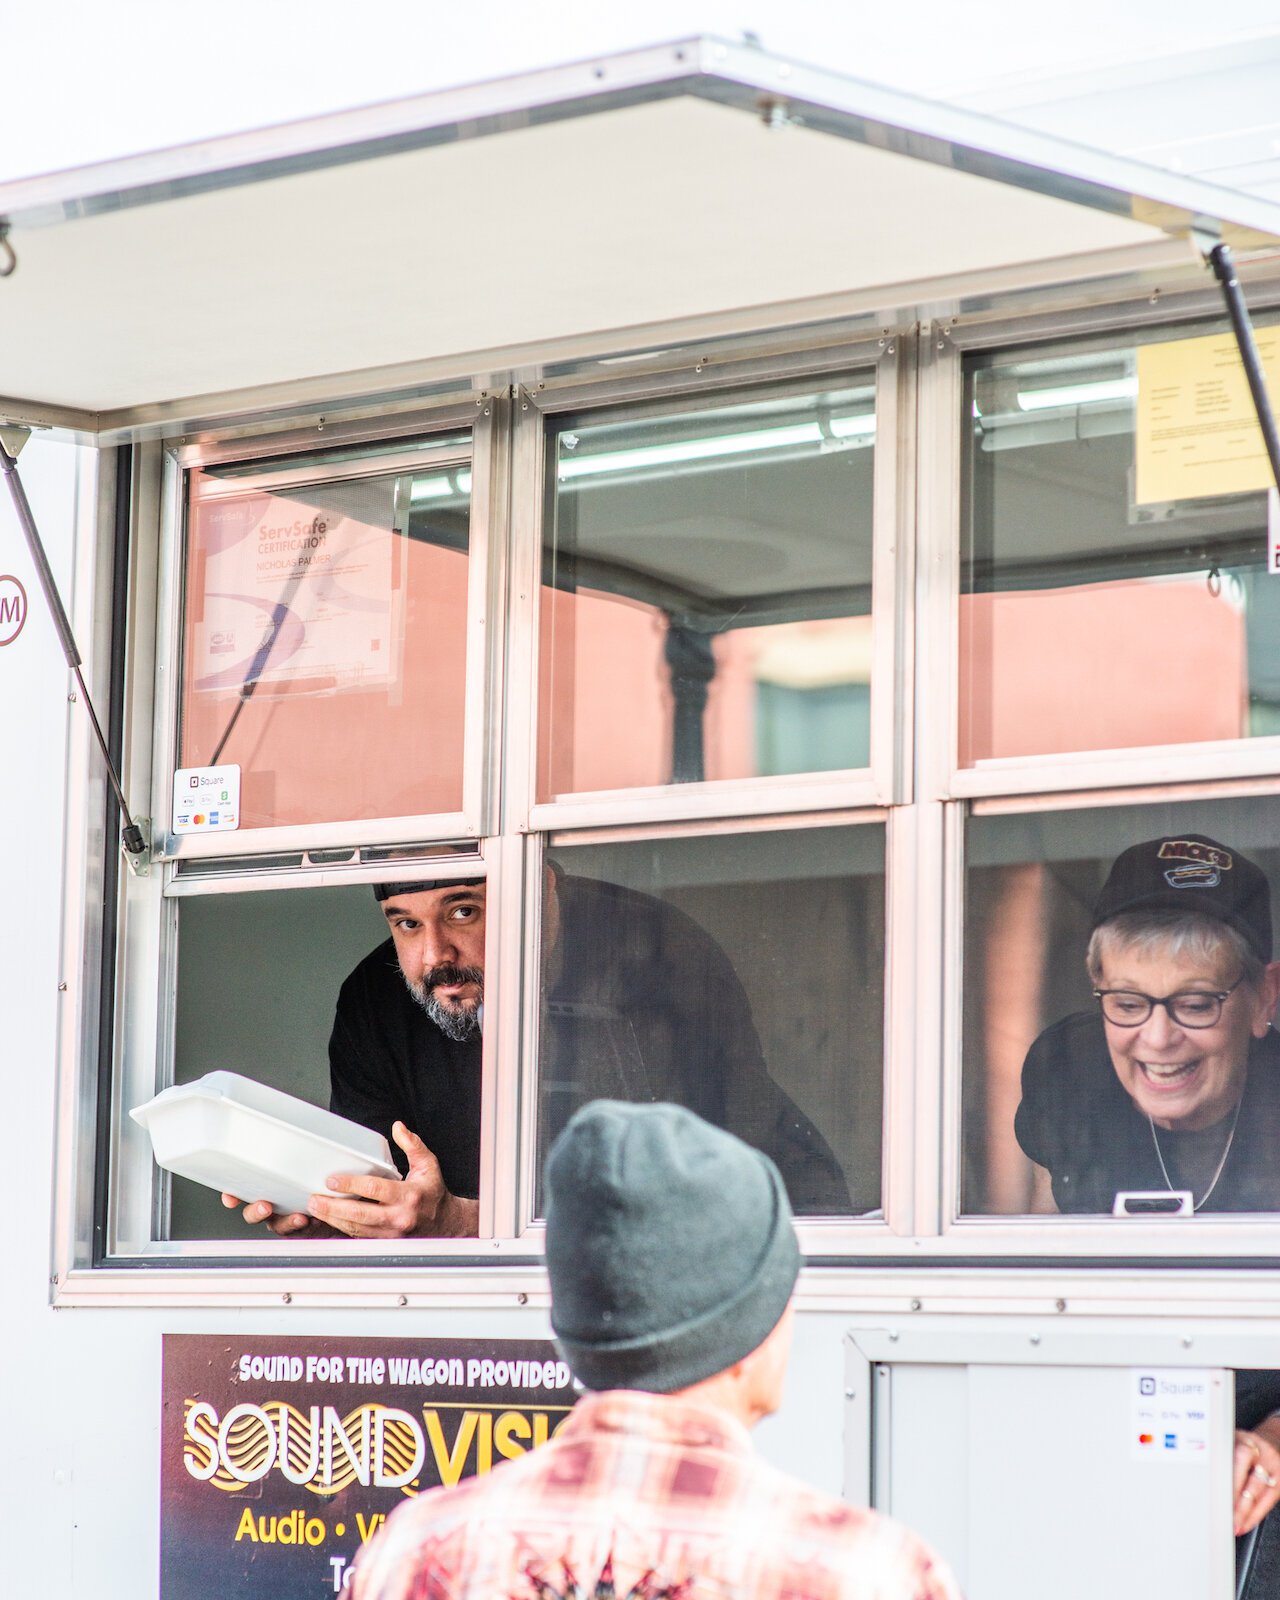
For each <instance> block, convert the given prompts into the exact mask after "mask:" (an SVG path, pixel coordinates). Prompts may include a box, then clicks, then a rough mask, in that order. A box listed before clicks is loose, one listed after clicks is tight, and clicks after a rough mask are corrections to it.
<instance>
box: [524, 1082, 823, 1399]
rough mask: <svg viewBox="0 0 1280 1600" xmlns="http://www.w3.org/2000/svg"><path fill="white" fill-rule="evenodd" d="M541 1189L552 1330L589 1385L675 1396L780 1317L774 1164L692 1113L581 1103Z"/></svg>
mask: <svg viewBox="0 0 1280 1600" xmlns="http://www.w3.org/2000/svg"><path fill="white" fill-rule="evenodd" d="M546 1188H547V1271H548V1273H549V1274H550V1278H551V1326H552V1327H553V1329H554V1330H555V1334H556V1339H557V1342H558V1343H559V1346H560V1349H561V1351H562V1352H563V1354H564V1358H565V1360H566V1361H567V1362H568V1363H569V1366H570V1368H571V1369H572V1371H573V1374H574V1376H575V1377H576V1378H577V1379H578V1381H579V1382H580V1383H582V1384H584V1385H585V1386H586V1387H587V1388H588V1389H645V1390H648V1391H649V1392H651V1393H654V1394H670V1393H671V1392H673V1391H674V1390H676V1389H684V1388H687V1387H688V1386H689V1385H690V1384H694V1383H699V1382H701V1380H702V1379H703V1378H709V1377H711V1376H712V1374H713V1373H716V1372H721V1371H723V1370H724V1368H726V1367H729V1366H732V1365H733V1363H734V1362H735V1361H740V1360H741V1359H742V1358H743V1356H746V1355H749V1354H750V1353H751V1351H752V1350H754V1349H755V1348H756V1347H757V1345H760V1344H762V1343H763V1342H764V1340H765V1339H766V1338H767V1337H768V1335H769V1334H770V1333H771V1332H772V1330H773V1328H774V1326H775V1325H776V1323H777V1321H778V1319H779V1318H780V1317H781V1315H782V1313H783V1311H784V1310H785V1309H786V1306H787V1301H788V1300H789V1299H790V1298H791V1291H792V1289H793V1288H794V1287H795V1281H796V1276H797V1274H798V1273H799V1271H800V1249H799V1246H798V1245H797V1243H796V1236H795V1230H794V1228H793V1227H792V1225H791V1206H790V1204H789V1202H788V1200H787V1191H786V1189H785V1188H784V1186H783V1182H782V1179H781V1177H780V1176H779V1174H778V1169H777V1168H776V1167H775V1166H774V1164H773V1162H772V1161H770V1160H769V1158H768V1156H766V1155H763V1154H762V1153H761V1152H760V1151H759V1150H753V1149H752V1148H751V1146H750V1145H747V1144H744V1143H743V1142H742V1140H741V1139H736V1138H735V1137H734V1136H733V1135H732V1134H731V1133H725V1132H724V1131H723V1130H722V1129H720V1128H714V1127H712V1126H711V1125H710V1123H707V1122H704V1121H703V1120H702V1118H701V1117H697V1116H695V1115H694V1114H693V1112H692V1111H686V1110H684V1109H683V1108H682V1107H680V1106H673V1105H629V1104H626V1103H624V1102H623V1101H620V1100H595V1101H592V1102H591V1104H590V1105H586V1106H583V1107H582V1109H581V1110H580V1111H578V1112H577V1113H575V1115H574V1116H573V1118H572V1119H571V1121H570V1122H569V1124H568V1126H567V1127H566V1128H565V1129H564V1131H563V1132H562V1133H561V1135H560V1137H559V1138H558V1139H557V1140H556V1142H555V1143H554V1144H553V1145H552V1147H551V1154H550V1155H549V1156H548V1158H547V1170H546Z"/></svg>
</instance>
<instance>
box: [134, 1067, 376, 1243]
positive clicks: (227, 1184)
mask: <svg viewBox="0 0 1280 1600" xmlns="http://www.w3.org/2000/svg"><path fill="white" fill-rule="evenodd" d="M129 1115H130V1116H131V1117H132V1118H133V1120H134V1121H135V1122H138V1123H141V1125H142V1126H143V1127H144V1128H145V1129H146V1130H147V1132H148V1133H149V1134H150V1135H151V1148H152V1150H153V1152H154V1153H155V1158H156V1164H157V1165H158V1166H161V1167H163V1168H164V1169H165V1171H166V1172H174V1173H177V1174H178V1176H179V1177H182V1178H191V1179H192V1180H193V1181H194V1182H196V1183H203V1184H207V1185H208V1186H209V1188H211V1189H220V1190H225V1191H226V1192H227V1193H228V1194H235V1195H239V1196H240V1198H241V1199H242V1200H269V1201H270V1202H271V1204H272V1206H273V1207H274V1208H275V1210H276V1211H278V1212H290V1211H305V1210H306V1209H307V1198H308V1196H309V1195H313V1194H323V1193H324V1192H325V1190H326V1189H327V1187H328V1184H327V1179H328V1178H329V1177H330V1175H331V1174H334V1173H338V1172H355V1173H359V1174H360V1175H361V1176H369V1175H375V1176H377V1177H380V1178H399V1176H400V1174H399V1172H398V1171H397V1170H396V1166H395V1163H394V1162H393V1161H392V1159H391V1151H390V1148H389V1147H388V1145H387V1141H386V1140H385V1139H384V1138H383V1137H382V1135H381V1134H380V1133H374V1132H373V1131H372V1130H371V1129H369V1128H362V1127H361V1126H360V1124H359V1123H358V1122H349V1121H348V1120H347V1119H346V1117H339V1116H335V1115H334V1113H333V1112H332V1111H324V1110H322V1109H321V1108H320V1107H319V1106H313V1105H309V1104H308V1103H307V1101H305V1100H299V1099H298V1098H297V1097H296V1096H294V1095H291V1094H285V1093H284V1092H283V1091H282V1090H280V1089H271V1088H268V1087H267V1085H266V1084H264V1083H255V1082H254V1081H253V1079H252V1078H245V1077H242V1076H241V1075H240V1074H239V1073H238V1072H209V1073H206V1074H205V1076H204V1077H203V1078H197V1079H196V1080H195V1082H194V1083H179V1084H175V1085H174V1086H173V1087H172V1088H171V1089H163V1090H162V1091H161V1092H160V1093H159V1094H158V1095H156V1097H155V1099H154V1100H148V1101H147V1103H146V1104H145V1105H141V1106H135V1107H134V1108H133V1110H132V1111H130V1113H129Z"/></svg>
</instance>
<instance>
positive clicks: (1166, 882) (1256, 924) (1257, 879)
mask: <svg viewBox="0 0 1280 1600" xmlns="http://www.w3.org/2000/svg"><path fill="white" fill-rule="evenodd" d="M1126 911H1197V912H1199V913H1200V914H1201V915H1202V916H1206V917H1214V918H1216V920H1217V921H1219V922H1225V923H1226V924H1227V925H1228V927H1231V928H1234V929H1235V930H1236V932H1237V933H1239V934H1240V935H1241V936H1242V937H1243V938H1244V939H1245V941H1246V943H1247V944H1248V946H1249V948H1250V949H1251V950H1252V951H1253V953H1254V955H1256V956H1257V958H1258V960H1259V961H1270V960H1271V888H1270V885H1269V884H1268V883H1267V879H1266V875H1265V873H1263V872H1262V870H1261V869H1260V868H1258V867H1256V866H1254V864H1253V862H1252V861H1250V860H1249V858H1248V857H1247V856H1243V855H1241V854H1240V852H1239V851H1238V850H1232V849H1230V848H1229V847H1228V846H1227V845H1225V844H1219V843H1218V841H1217V840H1216V839H1207V838H1206V837H1205V836H1204V835H1203V834H1201V833H1184V834H1180V835H1178V836H1177V837H1173V836H1170V837H1168V838H1164V839H1148V840H1147V841H1146V842H1145V843H1143V844H1135V845H1131V846H1130V848H1129V849H1128V850H1126V851H1124V853H1123V854H1122V855H1119V856H1117V857H1116V859H1115V863H1114V865H1113V866H1112V868H1111V871H1110V872H1109V873H1108V874H1107V881H1106V883H1104V884H1103V886H1102V893H1101V894H1100V895H1099V896H1098V902H1097V904H1096V905H1095V906H1094V908H1093V926H1094V927H1095V928H1097V927H1100V926H1101V924H1102V923H1104V922H1110V921H1111V919H1112V917H1118V916H1121V915H1122V914H1123V913H1124V912H1126Z"/></svg>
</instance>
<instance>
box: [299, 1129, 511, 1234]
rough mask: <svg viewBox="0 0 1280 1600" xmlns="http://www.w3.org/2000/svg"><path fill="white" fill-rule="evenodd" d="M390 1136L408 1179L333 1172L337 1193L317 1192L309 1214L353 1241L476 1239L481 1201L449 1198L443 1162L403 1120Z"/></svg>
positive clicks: (334, 1188)
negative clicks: (404, 1161)
mask: <svg viewBox="0 0 1280 1600" xmlns="http://www.w3.org/2000/svg"><path fill="white" fill-rule="evenodd" d="M391 1137H392V1138H393V1139H394V1140H395V1142H396V1143H397V1144H398V1145H399V1146H400V1148H401V1149H402V1150H403V1151H404V1153H405V1155H406V1156H407V1157H408V1158H409V1171H408V1173H407V1175H406V1176H405V1177H403V1178H398V1179H397V1178H365V1177H360V1176H358V1175H357V1174H356V1173H353V1172H339V1173H335V1174H334V1176H333V1177H331V1178H330V1179H329V1180H328V1183H329V1188H330V1190H331V1191H337V1192H336V1193H329V1194H313V1195H312V1196H311V1203H310V1207H309V1209H310V1212H311V1215H312V1216H313V1217H315V1218H317V1219H318V1220H319V1221H320V1222H322V1223H326V1224H328V1226H329V1227H331V1228H334V1229H336V1230H337V1231H338V1232H339V1233H345V1234H346V1235H347V1236H348V1237H349V1238H352V1239H465V1238H474V1237H475V1236H476V1234H477V1233H478V1232H479V1231H480V1202H479V1201H478V1200H462V1199H460V1198H459V1197H458V1196H457V1195H455V1194H450V1192H449V1190H448V1189H446V1188H445V1184H444V1178H443V1177H442V1176H441V1172H440V1163H439V1162H438V1161H437V1160H436V1158H435V1156H434V1155H432V1153H431V1151H430V1150H428V1149H427V1147H426V1145H425V1144H423V1142H422V1140H421V1139H419V1138H418V1136H417V1134H416V1133H411V1132H410V1131H409V1129H408V1128H406V1127H405V1125H404V1123H403V1122H397V1123H396V1124H395V1125H394V1126H393V1127H392V1129H391ZM348 1196H349V1197H350V1198H347V1197H348ZM286 1220H288V1221H290V1222H291V1221H293V1218H288V1219H286ZM277 1231H280V1230H277ZM290 1231H293V1230H290Z"/></svg>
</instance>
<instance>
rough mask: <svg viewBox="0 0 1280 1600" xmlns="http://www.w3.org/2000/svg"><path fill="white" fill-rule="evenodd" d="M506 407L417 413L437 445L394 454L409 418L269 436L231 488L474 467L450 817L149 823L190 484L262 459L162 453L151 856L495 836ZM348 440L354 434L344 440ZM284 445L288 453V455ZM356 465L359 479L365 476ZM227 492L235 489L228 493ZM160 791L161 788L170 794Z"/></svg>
mask: <svg viewBox="0 0 1280 1600" xmlns="http://www.w3.org/2000/svg"><path fill="white" fill-rule="evenodd" d="M507 409H508V408H507V406H506V403H505V402H504V401H503V400H502V399H501V398H499V397H495V396H481V397H480V398H479V399H478V400H477V401H476V402H474V404H473V405H472V406H471V407H470V409H467V408H460V407H457V406H449V407H446V408H443V409H442V410H441V411H439V412H430V411H428V412H425V413H422V414H420V415H419V417H418V418H417V428H416V429H415V431H414V433H413V435H412V436H411V437H412V438H413V439H414V440H415V441H421V440H422V439H423V437H424V435H426V434H427V433H436V434H439V435H441V437H442V443H441V444H440V446H439V447H434V446H432V445H430V444H429V443H428V444H425V445H424V444H422V443H421V442H419V443H418V447H417V448H413V449H405V450H401V451H396V450H395V449H394V448H391V449H389V450H388V451H387V452H386V453H385V454H378V455H374V454H372V452H373V450H374V449H376V447H377V445H378V444H379V443H382V442H385V443H386V444H388V445H389V446H392V447H394V445H395V442H396V440H397V439H400V438H403V437H404V436H405V419H404V417H403V416H397V417H394V418H389V419H388V426H387V428H386V430H385V432H384V433H383V434H382V435H381V436H379V434H378V433H377V431H376V430H373V429H370V428H368V427H367V426H365V427H360V428H358V429H355V430H351V431H348V430H345V429H331V430H330V431H329V432H328V433H327V434H326V435H324V437H323V443H322V445H321V446H320V450H318V449H317V437H316V432H314V431H313V432H312V433H310V434H308V435H305V436H300V435H299V434H297V433H289V434H283V435H275V436H268V437H267V438H265V439H264V440H263V441H262V454H263V455H264V456H266V457H269V458H273V459H270V460H268V461H264V465H263V468H262V470H261V471H260V472H257V473H254V474H252V475H246V476H245V477H238V478H236V479H235V480H234V482H235V485H236V487H237V488H238V489H243V488H244V487H245V486H246V485H250V486H258V487H262V488H267V487H274V488H285V487H297V486H301V485H304V484H308V483H314V482H324V481H326V480H333V479H339V480H349V479H353V478H364V477H377V476H383V475H389V474H391V473H394V472H403V471H405V470H410V469H412V468H427V469H430V468H444V467H449V468H455V467H456V468H461V467H467V468H469V469H470V471H471V479H472V481H471V491H470V497H469V501H470V506H469V522H468V551H467V559H468V573H467V635H466V639H467V642H466V653H465V658H464V675H465V676H464V715H463V752H462V804H461V807H460V808H459V809H458V810H457V811H448V812H434V813H423V814H420V815H415V816H399V817H378V818H367V819H350V820H336V821H330V822H323V823H310V824H301V825H295V824H291V823H286V824H279V825H275V826H271V827H266V828H252V829H245V830H242V831H237V832H236V833H234V834H227V833H223V834H187V835H181V836H178V835H174V834H173V833H172V832H171V831H170V830H169V829H168V828H157V827H156V826H155V822H156V820H157V819H159V818H164V817H167V816H168V815H169V809H170V805H171V786H172V780H173V772H174V770H175V767H176V763H177V750H178V725H179V716H180V709H181V665H182V659H183V648H184V643H185V640H184V622H183V608H184V603H185V579H186V573H185V543H186V515H187V478H188V474H189V473H190V472H191V471H192V470H195V469H197V468H203V467H208V466H215V465H217V464H219V463H221V462H228V461H243V460H245V459H246V458H248V459H251V460H252V459H254V458H255V457H256V455H257V454H258V452H256V451H255V450H254V446H253V441H251V440H244V439H239V440H237V441H236V442H235V444H234V445H233V446H232V447H231V448H230V449H227V448H225V447H221V446H220V444H219V442H218V441H217V440H213V441H211V442H209V443H207V444H203V445H201V446H197V447H188V448H185V449H184V448H181V447H179V448H176V449H175V448H170V449H168V450H166V452H165V461H164V473H163V483H162V488H161V500H162V513H161V535H160V554H159V559H160V564H161V575H160V583H159V604H158V614H157V626H156V638H157V652H156V654H157V660H156V675H157V676H156V683H157V688H156V692H155V695H154V699H153V702H152V710H153V717H154V723H155V728H156V734H157V737H156V744H155V748H154V750H153V754H152V781H151V786H150V811H151V817H152V822H153V842H152V859H153V860H155V861H157V862H168V861H181V860H190V859H197V858H208V857H218V858H221V857H230V856H234V855H239V854H244V855H261V854H264V853H268V852H270V851H272V850H273V849H274V850H291V849H297V848H303V849H324V848H333V847H342V846H347V845H353V844H392V843H396V842H398V841H400V840H402V839H441V840H444V839H452V838H474V839H479V838H481V837H483V836H484V835H485V834H486V833H490V832H492V831H493V826H492V821H493V819H492V816H491V811H492V806H493V794H494V789H495V784H496V771H495V768H496V752H497V751H498V750H499V749H500V742H499V741H498V740H497V739H496V738H495V737H494V733H493V729H492V722H493V717H494V710H495V706H494V699H493V693H494V686H495V679H496V672H495V666H494V663H493V661H492V660H491V659H490V655H491V652H490V639H491V637H492V636H493V633H494V630H493V629H491V628H490V627H489V626H488V619H489V618H490V617H491V616H494V615H500V614H501V609H502V599H503V589H504V585H505V551H504V549H503V546H504V543H505V541H504V539H503V537H502V535H503V532H504V529H505V516H504V514H503V513H504V508H505V498H504V497H505V487H504V484H503V481H502V480H503V477H504V476H505V463H506V446H505V438H504V434H505V430H506V425H507V421H508V415H507ZM462 430H465V431H467V432H469V433H470V434H471V438H470V443H469V446H467V447H465V448H464V447H463V446H462V445H461V444H459V443H455V442H452V441H450V440H449V439H448V435H450V434H455V433H457V432H459V431H462ZM353 432H354V434H355V437H354V438H353V437H351V434H352V433H353ZM348 440H349V441H350V442H351V443H352V444H353V446H358V447H363V448H365V449H368V450H369V451H370V452H371V454H370V456H369V458H368V461H367V464H366V463H364V462H362V461H360V460H358V459H356V460H345V461H342V462H335V463H330V464H326V463H324V462H319V463H314V462H313V464H311V465H306V466H304V465H301V464H300V465H299V466H297V467H296V468H294V467H291V466H290V465H289V457H290V456H299V457H300V456H302V454H303V451H304V450H305V451H306V453H307V455H308V456H309V457H311V458H314V457H315V456H316V455H317V454H319V453H320V452H321V451H327V450H331V449H336V448H338V447H339V446H341V445H342V444H343V443H344V442H347V441H348ZM291 447H292V448H291ZM362 467H364V470H363V471H362V470H361V468H362ZM227 492H228V493H231V492H233V491H232V490H231V489H230V487H229V488H228V490H227ZM166 786H168V787H166Z"/></svg>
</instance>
